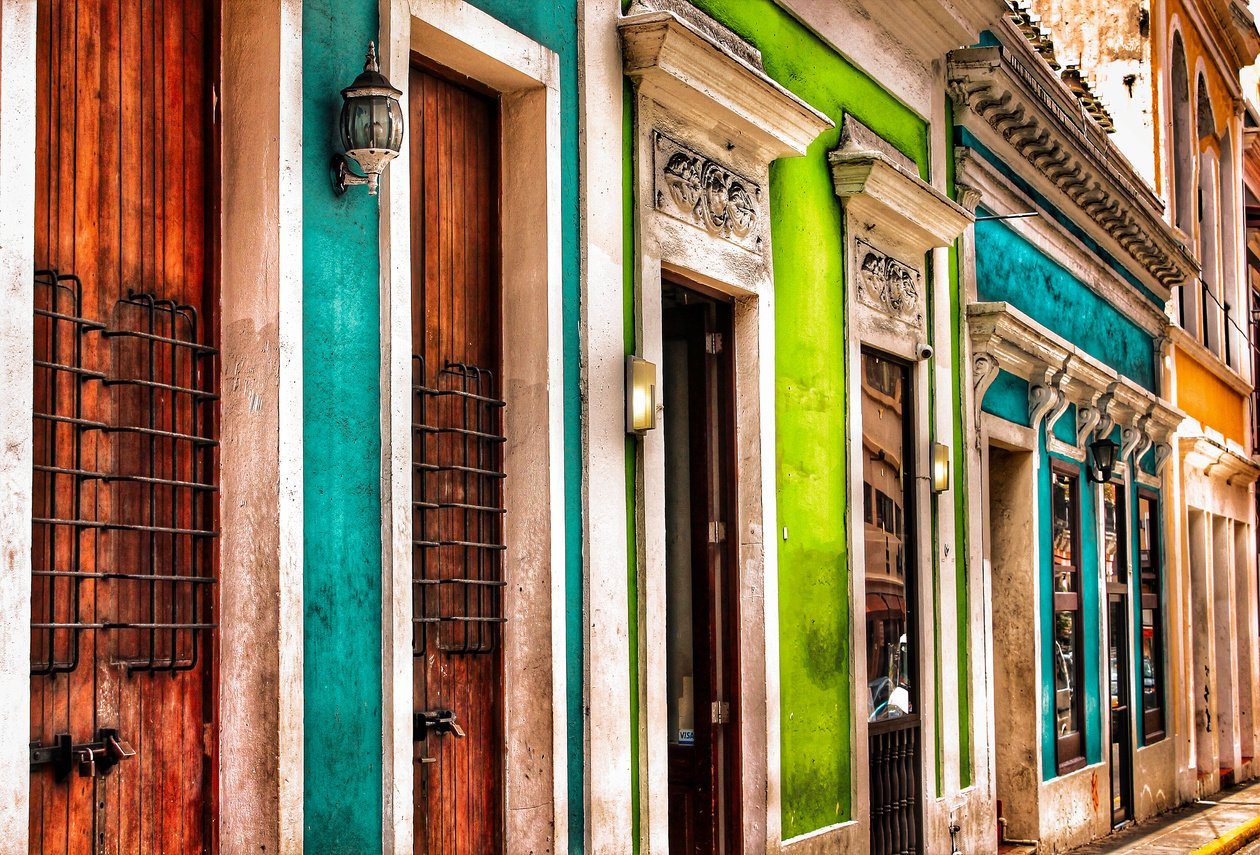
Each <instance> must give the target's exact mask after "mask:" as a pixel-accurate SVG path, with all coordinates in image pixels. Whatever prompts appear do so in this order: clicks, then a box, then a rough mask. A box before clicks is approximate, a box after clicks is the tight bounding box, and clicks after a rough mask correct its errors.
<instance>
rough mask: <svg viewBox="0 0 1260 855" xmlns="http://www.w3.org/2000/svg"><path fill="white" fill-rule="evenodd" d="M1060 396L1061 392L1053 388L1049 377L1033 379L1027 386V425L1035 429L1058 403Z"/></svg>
mask: <svg viewBox="0 0 1260 855" xmlns="http://www.w3.org/2000/svg"><path fill="white" fill-rule="evenodd" d="M1061 397H1062V393H1061V392H1059V390H1058V389H1057V388H1055V386H1054V384H1053V381H1052V380H1051V379H1049V378H1047V379H1046V380H1044V381H1041V382H1037V381H1033V382H1032V383H1031V384H1030V385H1029V387H1028V422H1029V425H1028V426H1029V427H1031V428H1032V429H1033V430H1034V431H1035V430H1037V427H1038V426H1039V425H1040V424H1041V420H1042V419H1043V418H1045V417H1046V415H1048V414H1049V413H1050V411H1051V410H1053V409H1054V408H1055V407H1056V406H1057V405H1058V403H1059V398H1061Z"/></svg>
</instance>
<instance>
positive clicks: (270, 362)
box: [0, 0, 304, 851]
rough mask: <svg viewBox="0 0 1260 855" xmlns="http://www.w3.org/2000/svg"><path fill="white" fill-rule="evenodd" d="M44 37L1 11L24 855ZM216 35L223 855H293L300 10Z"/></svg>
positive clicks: (242, 21) (17, 733) (225, 27)
mask: <svg viewBox="0 0 1260 855" xmlns="http://www.w3.org/2000/svg"><path fill="white" fill-rule="evenodd" d="M36 24H37V21H36V0H13V2H6V3H4V4H3V6H2V7H0V75H3V76H4V80H3V85H0V204H2V205H3V209H4V211H5V216H4V217H2V218H0V294H3V295H4V299H5V305H6V307H9V309H10V311H8V312H5V313H3V314H2V315H0V364H3V365H5V366H6V369H5V370H4V371H0V394H3V395H4V399H5V400H6V401H11V402H14V403H15V404H17V406H14V407H10V408H6V409H5V411H4V413H3V414H2V415H0V447H2V448H5V449H6V450H7V451H6V453H5V454H3V455H0V483H2V484H3V485H4V490H5V492H6V496H5V499H6V500H5V501H4V502H0V542H3V543H5V544H11V545H12V546H13V548H10V549H5V550H3V552H0V615H3V616H5V617H4V618H3V619H0V724H3V725H4V727H5V728H6V731H5V732H6V733H8V734H9V741H8V742H6V744H5V745H4V746H3V747H0V791H3V792H6V793H11V794H12V795H13V797H12V798H10V799H5V800H3V803H0V827H3V828H6V829H9V830H10V831H11V834H10V837H9V843H10V844H11V845H13V846H14V847H15V848H16V849H17V850H18V851H26V849H27V847H28V846H29V841H28V836H29V828H28V823H29V804H28V801H29V793H30V789H29V780H30V778H29V776H30V771H29V766H30V758H29V751H28V743H29V734H30V675H29V668H30V613H31V585H30V572H31V564H30V541H31V522H30V521H31V486H30V485H31V463H32V457H31V454H32V446H31V436H32V433H31V430H32V428H31V418H30V415H29V414H30V412H31V407H32V403H33V400H32V391H33V376H32V369H31V359H32V354H33V341H32V327H31V325H30V323H29V322H28V321H27V319H28V318H29V317H30V316H31V313H32V312H33V310H34V292H33V285H32V281H31V271H32V270H33V269H34V209H35V187H34V180H35V169H34V154H35V153H34V149H33V147H32V146H31V138H30V135H29V132H28V129H29V124H30V117H31V116H33V115H35V109H36V104H35V79H36V74H35V68H36V45H37V38H36ZM219 27H220V30H219V32H220V33H221V36H222V43H223V44H228V45H232V46H233V47H235V48H236V49H235V50H225V51H222V52H221V54H220V56H219V57H218V61H219V62H221V67H220V70H219V75H220V76H219V81H220V86H221V87H222V88H221V92H222V93H223V94H225V95H227V96H228V97H223V98H221V99H220V102H219V103H220V106H221V110H222V112H221V115H220V117H219V129H220V131H219V132H220V138H219V146H220V152H221V157H220V159H219V161H218V170H219V173H218V181H219V186H220V187H222V188H224V192H223V196H222V203H221V205H220V206H219V207H218V208H216V209H215V214H216V215H218V216H220V217H221V219H220V221H219V224H218V226H219V231H218V233H217V236H218V245H217V246H215V247H212V248H211V252H208V254H207V257H208V259H212V263H217V264H218V269H217V275H218V276H219V284H220V288H219V293H220V300H221V303H220V323H221V330H222V332H221V337H220V341H219V347H220V364H221V365H222V366H223V367H224V368H223V370H224V372H227V371H228V370H230V371H231V372H232V376H231V377H230V378H224V377H221V378H220V381H221V382H220V384H219V385H220V394H221V398H220V420H221V421H220V439H221V441H222V443H221V450H220V460H221V475H220V484H219V487H220V494H219V496H220V498H219V505H220V513H221V518H220V529H221V532H222V533H221V536H220V547H219V549H220V560H219V579H220V582H219V639H218V645H219V657H220V667H219V675H220V676H219V680H218V701H217V702H218V705H219V712H218V715H219V743H218V755H219V759H218V783H217V789H218V792H219V797H218V829H219V831H218V835H219V845H220V848H221V849H223V850H224V851H232V850H234V849H242V848H253V847H256V846H259V845H265V846H269V847H270V848H272V849H273V850H275V851H288V850H291V849H297V848H300V846H301V840H302V828H303V821H302V778H303V776H302V769H303V762H304V761H303V747H302V746H303V721H302V715H303V700H302V698H303V639H302V614H303V602H302V537H303V496H302V489H301V484H302V456H303V452H302V430H301V413H302V394H303V392H302V360H301V330H302V309H301V307H302V254H301V252H300V251H296V250H295V248H300V247H301V244H302V182H301V175H302V85H301V84H302V49H301V10H300V8H295V7H294V4H292V3H291V2H288V0H263V2H258V3H253V4H249V6H248V8H246V7H245V6H244V5H241V4H230V3H228V4H221V5H220V14H219ZM277 93H278V94H279V97H278V98H273V97H272V96H273V95H276V94H277ZM228 189H230V191H231V192H227V190H228ZM213 272H216V271H212V273H213ZM276 354H280V355H281V357H280V358H279V359H277V358H276ZM225 379H226V381H227V382H224V380H225ZM236 381H239V382H236ZM261 390H275V391H274V393H266V392H263V391H261ZM281 436H283V437H284V442H283V443H282V442H280V437H281ZM9 449H16V450H17V451H16V452H13V451H9ZM246 473H247V474H248V477H246ZM259 508H270V509H272V510H273V511H274V512H273V513H270V514H268V513H259V511H258V509H259ZM259 591H262V592H266V593H265V594H263V595H259V593H258V592H259ZM259 651H269V652H270V654H269V655H259ZM260 756H268V757H274V758H276V762H274V763H264V764H259V763H257V762H256V759H257V758H258V757H260Z"/></svg>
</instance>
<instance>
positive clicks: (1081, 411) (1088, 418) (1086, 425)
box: [1076, 404, 1102, 448]
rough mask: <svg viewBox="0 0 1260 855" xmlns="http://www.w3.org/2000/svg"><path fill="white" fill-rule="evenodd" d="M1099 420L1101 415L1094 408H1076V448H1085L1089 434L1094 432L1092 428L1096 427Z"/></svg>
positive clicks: (1081, 406)
mask: <svg viewBox="0 0 1260 855" xmlns="http://www.w3.org/2000/svg"><path fill="white" fill-rule="evenodd" d="M1101 420H1102V413H1100V412H1099V411H1098V408H1097V407H1095V406H1092V405H1089V404H1082V405H1080V406H1078V407H1077V408H1076V444H1077V445H1078V446H1080V447H1082V448H1084V447H1085V444H1086V443H1087V442H1088V441H1089V437H1090V434H1092V433H1093V432H1094V428H1096V427H1098V422H1099V421H1101Z"/></svg>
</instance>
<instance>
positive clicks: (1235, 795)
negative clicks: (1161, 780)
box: [1072, 782, 1260, 855]
mask: <svg viewBox="0 0 1260 855" xmlns="http://www.w3.org/2000/svg"><path fill="white" fill-rule="evenodd" d="M1256 817H1260V782H1253V783H1250V784H1246V785H1243V786H1238V787H1232V788H1230V789H1228V790H1223V791H1221V792H1219V793H1217V794H1216V795H1215V796H1214V797H1213V798H1212V800H1211V801H1203V802H1192V803H1191V804H1188V805H1186V806H1184V807H1181V808H1178V809H1176V810H1173V811H1169V812H1168V813H1166V814H1164V815H1163V816H1159V817H1156V818H1154V819H1150V820H1147V821H1146V822H1144V823H1142V824H1141V825H1137V826H1133V827H1130V828H1126V829H1124V830H1123V831H1120V832H1118V833H1116V834H1113V835H1111V836H1110V837H1105V838H1103V839H1102V840H1099V841H1098V842H1096V843H1092V844H1090V845H1089V846H1085V847H1082V848H1080V849H1073V850H1072V855H1103V853H1108V855H1120V853H1134V855H1136V854H1137V853H1151V855H1162V853H1167V855H1173V853H1176V855H1186V853H1189V852H1193V851H1194V850H1196V849H1198V848H1199V847H1200V846H1202V845H1204V844H1205V843H1211V842H1212V841H1213V840H1215V839H1216V838H1218V837H1220V836H1222V835H1225V834H1228V833H1229V832H1231V831H1233V830H1234V829H1235V828H1237V827H1238V826H1240V825H1242V824H1243V823H1245V822H1247V821H1248V820H1252V819H1255V818H1256Z"/></svg>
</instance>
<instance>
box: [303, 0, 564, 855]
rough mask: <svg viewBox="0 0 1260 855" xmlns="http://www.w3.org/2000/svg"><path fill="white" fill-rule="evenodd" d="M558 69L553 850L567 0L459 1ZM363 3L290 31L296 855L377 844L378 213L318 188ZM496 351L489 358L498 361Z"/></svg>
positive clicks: (314, 13)
mask: <svg viewBox="0 0 1260 855" xmlns="http://www.w3.org/2000/svg"><path fill="white" fill-rule="evenodd" d="M469 2H471V3H472V4H473V5H475V6H478V7H480V8H482V9H483V10H484V11H486V12H487V13H489V14H491V15H494V16H495V17H497V18H499V19H500V20H502V21H503V22H505V23H506V24H507V25H508V26H510V27H512V28H513V29H515V30H517V31H519V32H521V33H523V34H524V35H526V36H528V37H529V38H531V39H533V40H534V41H537V42H539V43H540V44H542V45H544V46H545V47H547V48H549V49H551V50H553V51H555V52H556V54H557V55H558V57H559V60H560V86H561V117H560V133H561V170H562V175H561V200H560V201H561V220H562V222H561V227H562V234H561V242H562V254H563V255H562V280H563V281H562V289H563V294H562V312H563V326H564V371H565V374H564V442H565V498H564V501H565V528H566V566H565V572H566V589H565V604H566V612H567V614H568V615H569V616H570V619H569V622H568V625H567V626H566V637H567V641H568V645H567V646H568V661H567V663H566V667H567V680H568V687H569V696H568V699H567V704H568V709H567V713H566V715H567V718H568V723H569V752H568V766H569V788H570V795H569V805H570V808H569V809H570V815H569V834H570V841H569V851H570V852H572V853H580V852H582V851H583V842H582V841H583V838H584V834H585V828H584V816H583V807H584V803H585V800H584V796H583V787H584V778H583V763H584V758H583V745H582V740H583V732H584V727H583V713H582V685H583V649H582V624H581V614H582V515H581V507H582V495H581V483H582V468H581V465H582V464H581V453H580V451H581V447H580V443H581V432H580V427H581V425H580V406H579V405H580V397H579V394H578V381H579V377H578V359H579V350H578V321H579V315H578V306H579V298H580V294H579V289H578V273H579V261H580V259H579V255H578V248H579V243H578V237H579V235H578V211H579V209H578V198H577V188H578V184H577V178H578V155H577V152H578V148H577V145H578V136H577V115H578V102H577V4H576V0H549V2H547V3H519V2H515V0H469ZM377 9H378V3H377V2H376V0H306V2H304V3H303V7H302V29H303V111H304V113H303V193H304V196H303V201H304V209H303V216H304V235H303V263H304V266H305V288H304V295H303V296H304V300H305V306H304V317H303V334H304V350H303V358H304V361H305V362H304V368H303V371H304V378H305V384H306V386H305V398H304V405H305V427H304V432H303V435H304V440H305V443H306V451H305V455H306V456H305V461H304V477H305V500H306V537H305V541H306V578H305V597H306V612H305V617H306V645H305V647H306V670H305V676H306V713H305V716H306V751H305V758H306V783H305V798H306V829H307V832H306V849H307V851H308V852H317V853H325V852H327V853H341V852H346V853H356V855H357V853H370V852H379V851H380V849H381V764H380V757H381V752H382V743H381V679H380V668H381V660H380V643H381V641H380V614H381V595H380V579H381V566H380V565H381V561H380V551H381V546H380V526H381V498H380V484H379V481H380V417H379V406H380V404H379V401H380V383H379V372H380V341H379V325H380V306H379V292H378V289H379V284H378V282H379V279H378V276H379V266H380V264H379V255H378V250H377V241H378V209H377V205H376V201H377V200H376V198H375V197H369V196H368V195H367V194H366V192H364V191H363V190H362V189H361V188H358V189H352V190H351V192H350V193H348V194H346V195H345V196H344V197H342V198H340V199H338V198H336V197H335V196H334V194H333V193H332V191H331V188H330V185H329V181H328V159H329V157H331V155H332V153H333V152H334V151H336V150H337V148H336V145H337V143H336V139H335V132H334V129H335V127H336V118H337V115H338V112H339V110H340V107H341V96H340V90H341V89H342V88H343V87H344V86H346V85H347V84H348V83H349V82H350V81H352V80H353V79H354V77H355V75H357V74H358V72H359V71H360V70H361V69H362V67H363V52H364V49H365V48H366V45H367V42H368V40H369V39H376V38H377V35H378V31H379V28H378V11H377ZM511 353H512V351H511V342H510V341H509V342H508V343H507V344H506V348H505V358H508V359H510V358H511Z"/></svg>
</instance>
